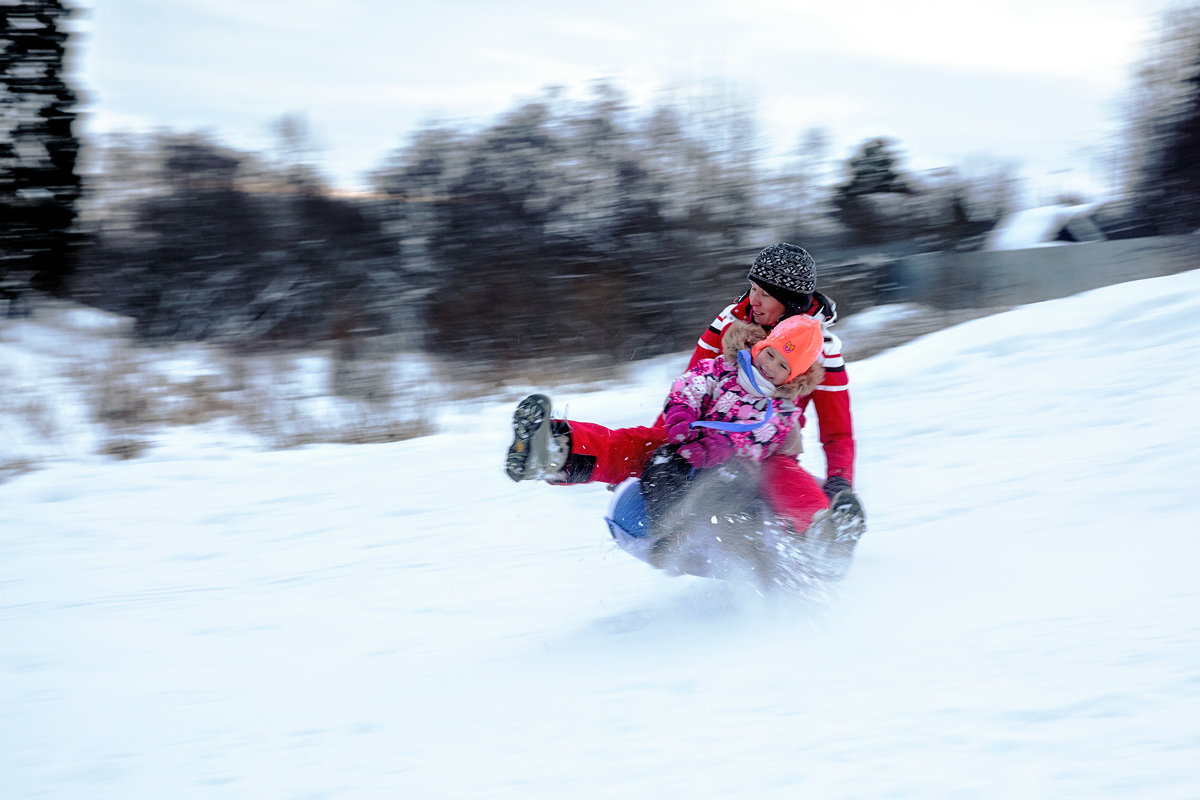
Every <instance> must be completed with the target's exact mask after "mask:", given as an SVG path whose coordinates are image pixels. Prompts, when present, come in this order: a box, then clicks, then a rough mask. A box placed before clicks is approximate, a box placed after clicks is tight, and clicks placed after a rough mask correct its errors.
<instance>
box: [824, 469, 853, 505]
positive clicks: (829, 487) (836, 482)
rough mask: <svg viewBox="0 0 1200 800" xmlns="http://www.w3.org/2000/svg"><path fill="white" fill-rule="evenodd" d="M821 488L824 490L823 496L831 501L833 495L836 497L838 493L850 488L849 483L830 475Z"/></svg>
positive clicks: (840, 477)
mask: <svg viewBox="0 0 1200 800" xmlns="http://www.w3.org/2000/svg"><path fill="white" fill-rule="evenodd" d="M821 488H822V489H824V490H825V496H826V497H828V498H829V499H830V500H832V499H833V498H834V495H836V494H837V493H838V492H842V491H845V490H847V489H849V488H850V481H848V480H846V479H845V478H843V477H842V476H841V475H830V476H829V477H828V478H826V479H825V485H824V486H822V487H821Z"/></svg>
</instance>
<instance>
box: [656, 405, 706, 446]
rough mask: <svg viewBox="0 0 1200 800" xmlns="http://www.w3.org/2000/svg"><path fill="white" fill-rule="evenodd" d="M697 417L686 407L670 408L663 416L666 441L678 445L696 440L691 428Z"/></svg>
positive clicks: (694, 432)
mask: <svg viewBox="0 0 1200 800" xmlns="http://www.w3.org/2000/svg"><path fill="white" fill-rule="evenodd" d="M697 419H699V417H697V416H696V412H695V411H693V410H692V409H690V408H688V407H687V406H682V405H677V406H671V407H670V408H668V409H667V410H666V412H665V413H664V414H663V424H664V425H666V427H667V441H668V442H671V443H674V444H678V443H679V442H686V441H688V440H689V439H695V438H696V435H697V434H696V431H695V430H694V429H693V428H692V427H691V425H692V423H693V422H695V421H696V420H697Z"/></svg>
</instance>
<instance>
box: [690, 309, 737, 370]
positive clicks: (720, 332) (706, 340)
mask: <svg viewBox="0 0 1200 800" xmlns="http://www.w3.org/2000/svg"><path fill="white" fill-rule="evenodd" d="M743 305H745V303H744V302H742V303H732V304H730V305H728V306H726V307H725V309H724V310H723V311H722V312H721V313H720V314H717V318H716V319H714V320H713V321H712V324H711V325H709V326H708V327H707V328H705V330H704V333H702V334H700V339H699V340H698V341H697V342H696V349H695V351H694V352H693V353H692V357H691V359H690V360H689V361H688V365H687V368H688V369H691V368H692V367H694V366H696V364H698V363H699V362H700V361H703V360H704V359H706V358H716V357H717V356H719V355H721V354H722V353H723V352H724V351H723V349H722V348H723V345H722V342H721V340H722V338H724V336H725V329H726V328H728V327H729V323H731V322H733V321H734V320H735V319H744V317H742V316H740V315H739V313H738V311H739V307H740V306H743ZM744 313H745V311H744V310H743V311H742V314H744Z"/></svg>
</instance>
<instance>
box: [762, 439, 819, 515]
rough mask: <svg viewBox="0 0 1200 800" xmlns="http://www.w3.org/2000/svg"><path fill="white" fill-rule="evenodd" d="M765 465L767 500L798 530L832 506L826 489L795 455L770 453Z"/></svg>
mask: <svg viewBox="0 0 1200 800" xmlns="http://www.w3.org/2000/svg"><path fill="white" fill-rule="evenodd" d="M762 466H763V473H762V493H763V495H764V496H765V497H766V498H767V503H768V504H769V505H770V506H771V509H772V510H773V511H774V512H775V513H776V514H778V515H779V516H781V517H783V518H784V519H785V520H787V521H788V522H789V523H791V525H792V528H793V530H795V531H796V533H804V532H805V531H806V530H808V526H809V525H811V524H812V519H813V515H814V514H816V513H817V512H818V511H820V510H822V509H825V508H829V498H828V497H826V496H825V490H824V489H822V488H821V484H819V483H817V479H816V478H814V477H813V476H812V475H811V474H809V472H808V471H807V470H805V469H804V467H802V466H800V462H798V461H796V457H795V456H771V457H770V458H768V459H767V460H766V461H764V462H762Z"/></svg>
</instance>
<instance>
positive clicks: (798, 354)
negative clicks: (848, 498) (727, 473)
mask: <svg viewBox="0 0 1200 800" xmlns="http://www.w3.org/2000/svg"><path fill="white" fill-rule="evenodd" d="M761 336H762V329H761V328H759V327H758V326H754V325H749V324H746V323H741V322H738V323H735V327H734V328H731V329H730V331H729V332H728V333H727V334H726V336H725V348H724V349H725V354H724V357H722V358H713V359H707V360H704V361H701V362H699V363H697V364H696V365H695V366H694V367H692V368H691V369H690V370H688V371H687V372H685V373H684V374H683V375H682V376H680V377H679V379H678V380H676V381H675V383H674V384H673V385H672V386H671V391H670V393H669V394H668V395H667V400H666V403H665V406H664V409H663V423H664V425H665V426H666V434H667V443H666V445H664V446H663V447H662V448H660V449H659V450H658V451H656V452H655V454H654V455H653V456H652V457H651V458H650V460H649V462H648V464H647V466H646V470H645V472H644V473H643V475H642V493H643V494H644V495H645V497H646V511H647V516H648V517H649V519H650V521H651V522H652V523H653V522H657V521H658V519H659V518H661V517H662V516H663V515H665V514H666V513H667V511H666V509H667V507H668V506H669V505H670V503H671V501H673V500H675V499H676V495H678V494H679V493H680V492H682V491H683V488H684V487H685V485H686V484H687V483H688V481H689V480H690V479H691V477H692V471H693V470H698V469H711V468H713V467H716V466H718V465H720V464H723V463H725V462H727V461H730V460H731V459H745V460H750V461H754V462H760V461H763V460H764V459H766V458H768V457H769V456H772V455H774V454H776V453H785V454H790V455H796V454H798V453H799V452H800V449H801V447H800V430H799V428H798V426H797V424H796V423H797V422H798V421H799V419H800V407H799V406H798V405H797V404H796V400H797V398H800V397H805V396H807V395H809V394H811V393H812V392H813V390H814V389H816V387H817V386H818V385H819V384H820V383H821V380H822V378H823V377H824V372H825V370H824V368H823V367H822V366H821V363H820V355H821V347H822V342H823V339H822V333H821V325H820V323H819V322H817V320H815V319H813V318H812V317H807V316H795V317H789V318H787V319H785V320H784V321H783V322H781V323H779V325H777V326H776V327H775V329H774V330H772V331H771V333H770V334H769V335H768V336H767V337H766V338H761ZM814 503H815V504H816V505H815V506H814V509H813V510H814V511H816V510H818V509H819V508H820V507H822V506H823V505H824V500H823V495H820V493H819V492H818V493H817V494H815V495H814Z"/></svg>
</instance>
